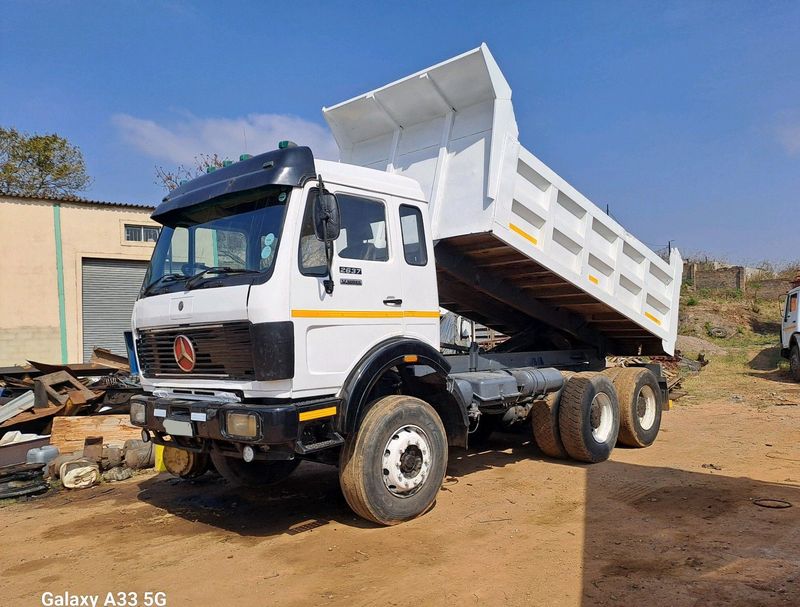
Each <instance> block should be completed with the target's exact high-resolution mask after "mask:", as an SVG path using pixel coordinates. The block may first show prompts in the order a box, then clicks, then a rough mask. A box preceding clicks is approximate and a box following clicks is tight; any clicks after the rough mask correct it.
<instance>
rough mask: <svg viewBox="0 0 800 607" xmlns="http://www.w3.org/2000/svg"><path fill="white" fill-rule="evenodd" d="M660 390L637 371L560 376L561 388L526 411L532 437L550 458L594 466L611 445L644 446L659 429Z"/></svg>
mask: <svg viewBox="0 0 800 607" xmlns="http://www.w3.org/2000/svg"><path fill="white" fill-rule="evenodd" d="M661 409H662V402H661V390H660V387H659V385H658V380H657V379H656V377H655V375H654V374H653V373H652V372H651V371H650V370H648V369H646V368H642V367H629V368H613V369H607V370H606V371H604V372H602V373H593V372H584V373H574V374H573V373H565V374H564V386H563V387H562V389H561V390H560V391H558V392H555V393H553V394H550V395H548V396H547V398H546V399H544V400H542V401H538V402H537V403H535V404H534V406H533V409H532V410H531V424H532V427H533V435H534V439H535V440H536V443H537V444H538V446H539V448H540V449H541V451H542V452H543V453H544V454H545V455H548V456H550V457H555V458H561V459H566V458H568V457H569V458H572V459H575V460H577V461H581V462H587V463H596V462H601V461H605V460H606V459H608V457H609V456H610V455H611V452H612V451H613V449H614V446H615V444H616V443H617V441H619V442H620V443H621V444H624V445H627V446H631V447H647V446H649V445H651V444H652V443H653V441H655V439H656V437H657V436H658V431H659V429H660V426H661Z"/></svg>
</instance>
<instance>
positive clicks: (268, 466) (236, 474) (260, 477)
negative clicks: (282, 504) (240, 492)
mask: <svg viewBox="0 0 800 607" xmlns="http://www.w3.org/2000/svg"><path fill="white" fill-rule="evenodd" d="M211 461H212V462H213V464H214V467H215V468H216V469H217V472H219V473H220V474H221V475H222V478H224V479H225V480H226V481H228V482H229V483H230V484H231V485H233V486H234V487H267V486H269V485H274V484H275V483H279V482H280V481H282V480H284V479H285V478H286V477H288V476H289V475H290V474H291V473H292V472H294V470H295V468H297V466H299V465H300V460H299V459H297V458H295V459H289V460H274V461H272V460H267V461H264V460H255V461H252V462H246V461H244V460H243V459H239V458H237V457H225V456H224V455H222V454H220V453H212V454H211Z"/></svg>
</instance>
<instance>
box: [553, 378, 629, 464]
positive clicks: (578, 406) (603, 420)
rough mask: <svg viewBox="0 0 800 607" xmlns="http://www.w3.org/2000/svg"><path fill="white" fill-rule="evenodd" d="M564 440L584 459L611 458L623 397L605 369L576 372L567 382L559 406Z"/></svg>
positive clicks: (569, 450) (569, 449)
mask: <svg viewBox="0 0 800 607" xmlns="http://www.w3.org/2000/svg"><path fill="white" fill-rule="evenodd" d="M558 427H559V430H560V432H561V441H562V443H563V444H564V449H565V450H566V452H567V453H568V454H569V456H570V457H572V458H573V459H576V460H578V461H581V462H589V463H594V462H602V461H605V460H607V459H608V458H609V456H610V455H611V451H613V449H614V445H615V444H616V442H617V435H618V434H619V401H618V399H617V391H616V390H615V389H614V384H613V383H611V380H610V379H608V377H606V376H605V375H603V374H601V373H576V374H575V375H574V376H573V377H571V378H570V380H569V382H567V386H566V387H565V388H564V392H563V394H562V396H561V402H560V404H559V410H558Z"/></svg>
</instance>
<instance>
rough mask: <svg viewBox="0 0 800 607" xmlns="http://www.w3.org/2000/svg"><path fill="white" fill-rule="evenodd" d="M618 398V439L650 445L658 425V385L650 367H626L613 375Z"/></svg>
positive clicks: (659, 396)
mask: <svg viewBox="0 0 800 607" xmlns="http://www.w3.org/2000/svg"><path fill="white" fill-rule="evenodd" d="M613 381H614V387H615V388H616V389H617V398H618V399H619V417H620V425H619V442H620V443H622V444H623V445H627V446H628V447H649V446H650V445H652V444H653V442H654V441H655V440H656V437H657V436H658V431H659V429H660V428H661V407H662V402H661V401H662V399H661V388H660V387H659V385H658V380H657V379H656V376H655V375H654V374H653V372H652V371H650V370H649V369H645V368H642V367H626V368H624V369H621V371H620V372H619V373H618V374H617V376H616V377H615V378H614V380H613Z"/></svg>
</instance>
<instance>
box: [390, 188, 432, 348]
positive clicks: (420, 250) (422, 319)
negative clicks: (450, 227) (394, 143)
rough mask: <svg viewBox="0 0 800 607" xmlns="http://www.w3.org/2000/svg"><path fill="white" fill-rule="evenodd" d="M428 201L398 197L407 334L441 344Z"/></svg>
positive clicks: (401, 267)
mask: <svg viewBox="0 0 800 607" xmlns="http://www.w3.org/2000/svg"><path fill="white" fill-rule="evenodd" d="M427 210H428V209H427V205H418V204H412V203H411V202H410V201H398V204H397V212H396V213H397V214H396V215H395V217H396V218H397V221H398V223H399V225H400V230H399V232H400V234H399V236H400V238H399V240H400V244H401V247H400V248H401V249H402V250H401V252H400V257H401V260H400V271H401V274H402V282H403V315H404V316H403V317H404V321H405V334H406V335H407V336H409V337H413V338H416V339H419V340H422V341H424V342H427V343H429V344H430V345H432V346H433V347H434V348H436V349H438V348H439V333H440V329H439V318H440V317H439V294H438V289H437V286H436V264H435V262H434V259H433V242H432V241H431V238H430V229H429V226H428V225H427Z"/></svg>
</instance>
